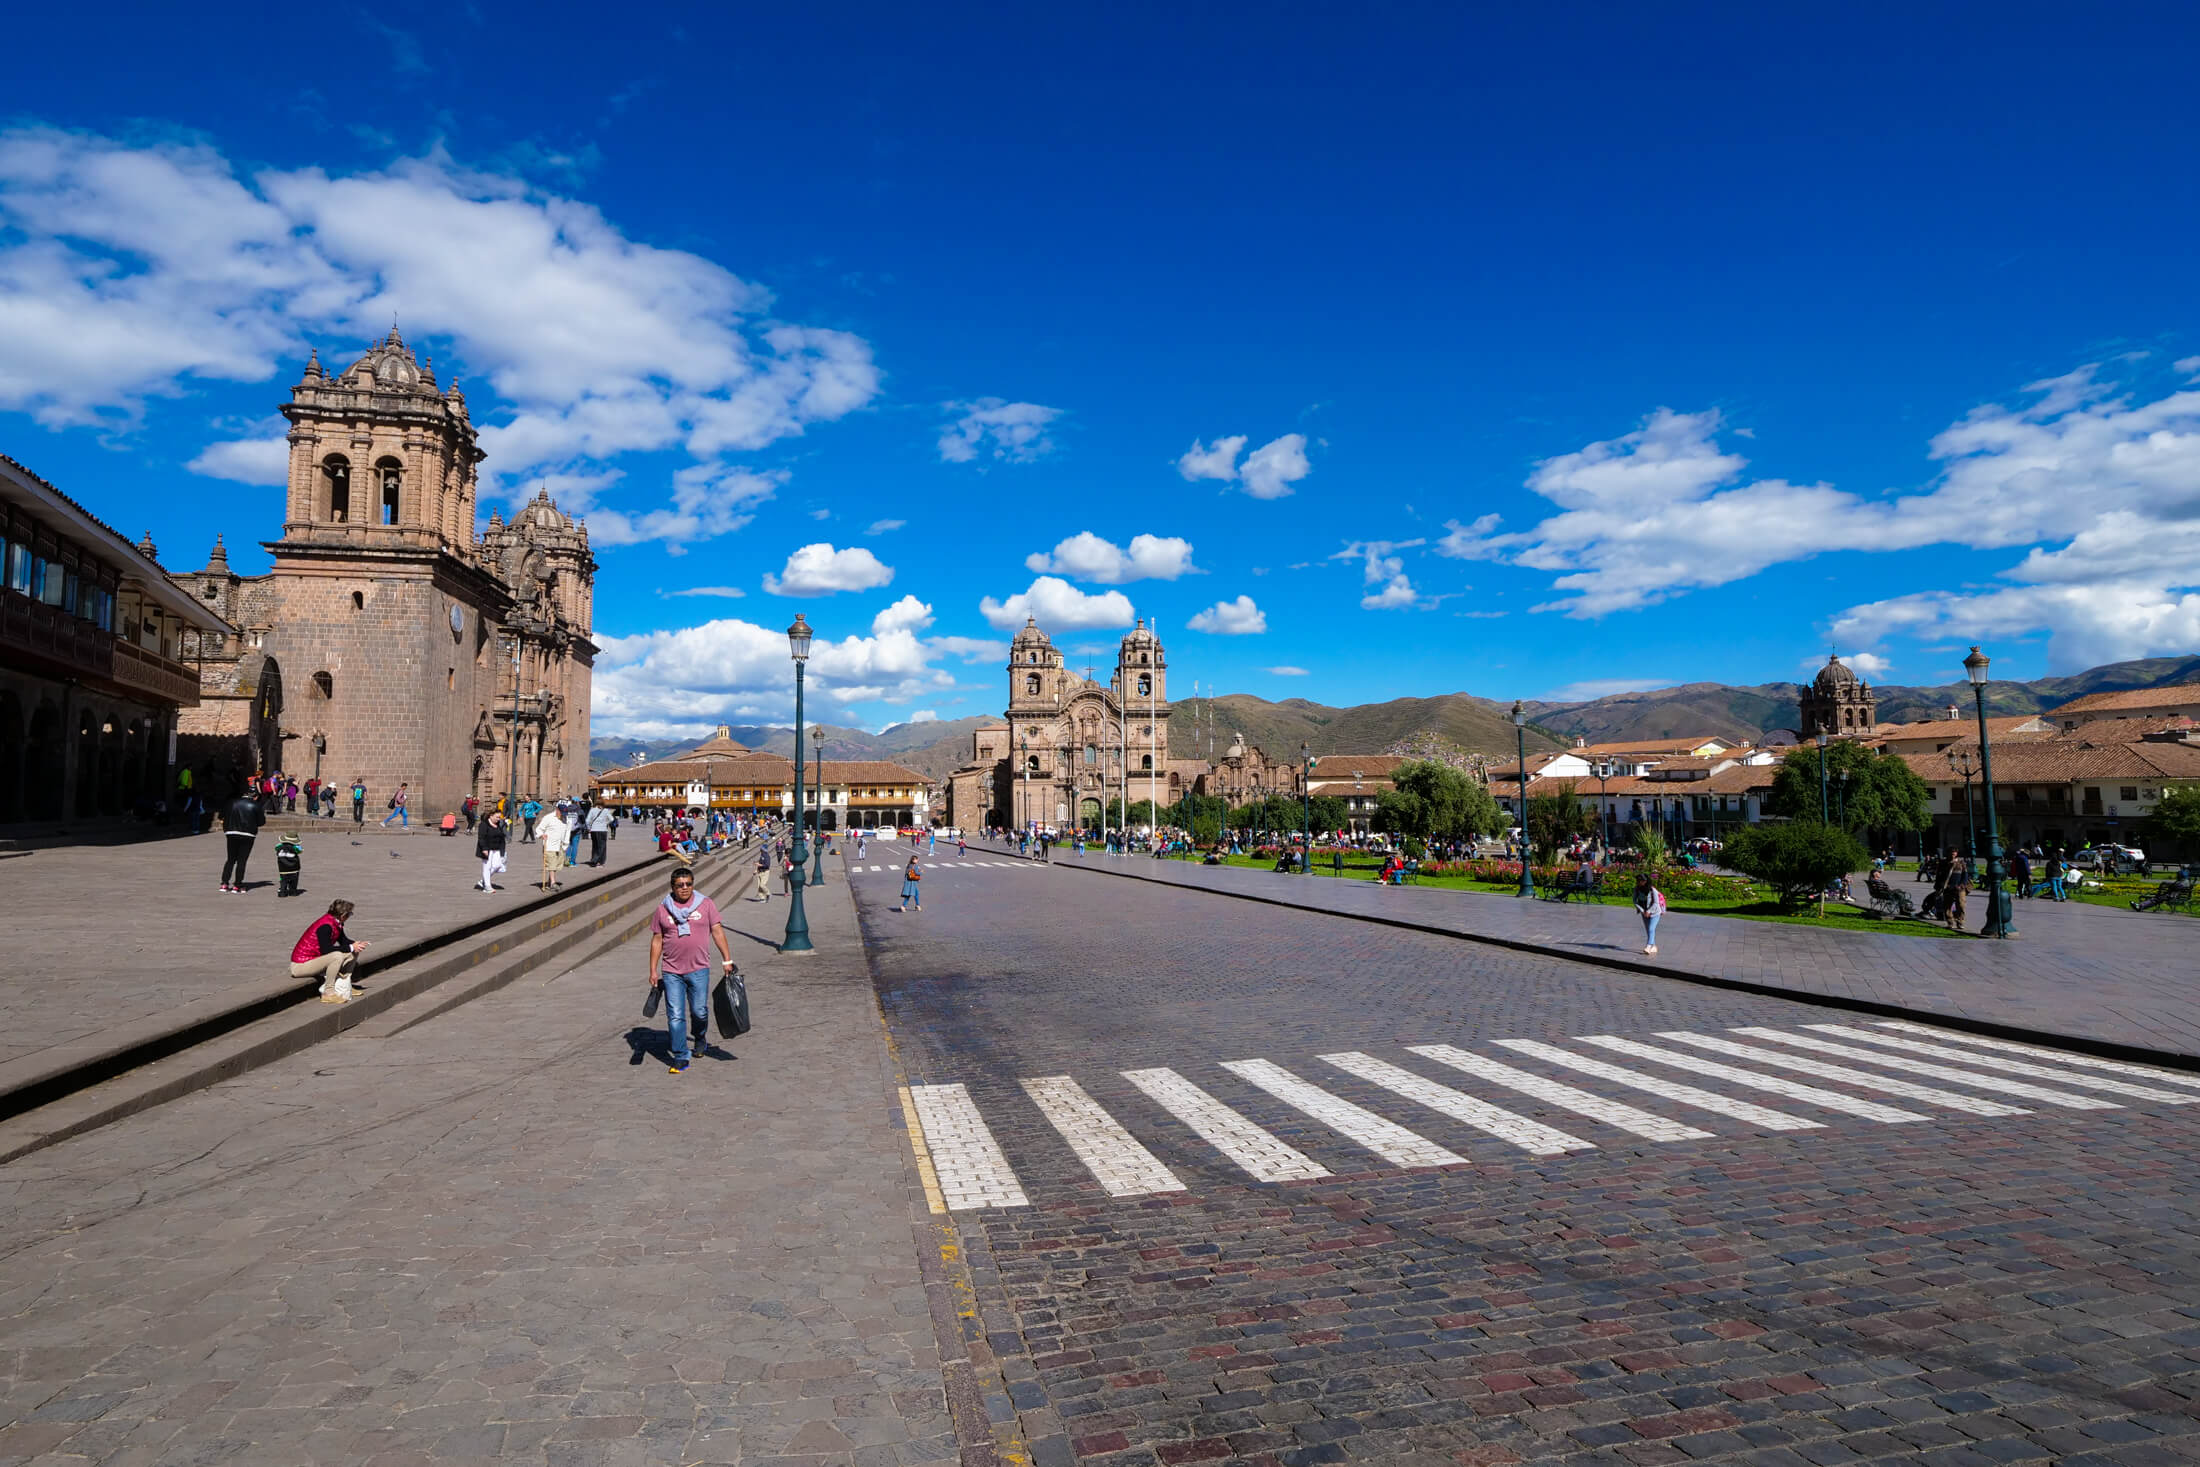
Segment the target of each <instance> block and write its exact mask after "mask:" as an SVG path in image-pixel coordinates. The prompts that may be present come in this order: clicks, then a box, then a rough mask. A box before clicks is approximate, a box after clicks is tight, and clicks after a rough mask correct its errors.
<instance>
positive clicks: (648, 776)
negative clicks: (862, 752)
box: [595, 724, 931, 830]
mask: <svg viewBox="0 0 2200 1467" xmlns="http://www.w3.org/2000/svg"><path fill="white" fill-rule="evenodd" d="M802 782H803V784H804V785H805V786H806V788H805V789H804V790H803V792H802V805H803V809H804V810H806V811H808V812H811V813H813V814H815V815H816V816H817V817H818V819H817V828H818V829H820V830H894V829H899V828H903V827H914V826H921V825H927V824H929V823H930V821H931V795H930V789H929V787H928V785H927V783H926V781H925V777H924V776H923V775H921V774H919V773H918V772H917V771H916V770H914V769H910V768H908V767H907V766H905V765H901V764H893V763H889V762H886V761H884V760H849V759H827V760H824V761H822V763H820V762H817V761H805V762H804V765H803V771H802ZM595 791H596V797H597V798H598V799H601V800H604V801H606V802H608V803H610V804H614V805H639V806H641V807H642V808H644V809H656V810H711V811H718V812H724V813H729V814H734V815H745V816H748V817H750V818H757V817H765V818H770V819H775V820H777V819H784V818H786V817H788V816H790V815H792V814H793V813H794V807H795V792H794V761H793V760H792V759H789V758H787V757H785V756H784V755H780V754H769V753H763V752H760V751H758V750H755V749H748V748H744V747H743V746H741V745H740V744H737V743H735V742H734V739H733V731H732V730H731V729H729V728H727V727H726V726H725V725H724V724H720V725H719V726H718V730H717V732H716V733H714V734H713V735H711V737H710V738H708V739H706V740H704V741H703V742H702V743H700V744H698V745H696V746H695V747H694V748H692V749H690V750H688V751H687V752H686V753H684V754H680V755H678V756H676V757H674V758H671V759H658V760H653V761H651V762H649V763H646V764H637V765H634V766H633V767H631V768H627V769H614V770H611V771H609V772H608V773H604V774H599V775H597V776H596V779H595Z"/></svg>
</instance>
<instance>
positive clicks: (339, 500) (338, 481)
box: [321, 453, 351, 525]
mask: <svg viewBox="0 0 2200 1467" xmlns="http://www.w3.org/2000/svg"><path fill="white" fill-rule="evenodd" d="M321 477H322V479H323V480H325V481H326V482H327V484H328V517H329V519H330V520H332V521H333V522H335V523H336V524H339V525H340V524H343V523H344V522H345V521H347V520H349V519H350V518H351V460H350V459H348V458H346V457H344V456H343V455H342V454H340V453H332V454H330V455H329V456H328V457H327V458H325V459H323V460H321Z"/></svg>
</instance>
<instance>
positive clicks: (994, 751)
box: [946, 618, 1207, 830]
mask: <svg viewBox="0 0 2200 1467" xmlns="http://www.w3.org/2000/svg"><path fill="white" fill-rule="evenodd" d="M1168 683H1169V662H1168V656H1167V653H1166V652H1164V650H1163V649H1162V646H1161V639H1160V638H1159V637H1158V636H1156V635H1154V633H1153V631H1152V630H1151V629H1150V628H1148V627H1147V625H1146V623H1145V622H1144V620H1142V619H1141V620H1140V621H1139V623H1138V625H1137V626H1136V627H1135V628H1134V629H1133V630H1132V631H1130V632H1129V633H1128V634H1126V635H1125V636H1124V638H1123V641H1122V644H1121V645H1120V646H1119V647H1118V648H1117V651H1116V660H1115V673H1114V676H1113V677H1112V678H1110V679H1109V681H1108V682H1107V683H1105V684H1102V683H1098V682H1095V681H1093V679H1092V677H1091V676H1090V675H1089V674H1087V675H1086V676H1083V677H1079V676H1077V675H1076V674H1074V673H1072V672H1070V671H1069V670H1068V668H1066V667H1065V666H1064V665H1063V660H1062V653H1061V650H1060V649H1059V648H1057V647H1056V646H1055V645H1054V643H1053V642H1052V641H1051V640H1050V639H1049V638H1048V636H1047V634H1046V633H1045V632H1043V631H1041V630H1040V629H1039V624H1038V622H1037V621H1036V620H1033V619H1029V618H1027V619H1026V620H1025V622H1024V627H1023V630H1021V631H1019V632H1018V633H1017V634H1016V636H1015V638H1014V640H1013V641H1011V642H1010V643H1009V652H1008V710H1007V718H1006V719H1005V721H1003V722H1001V723H998V724H988V725H986V726H985V727H983V728H979V729H977V730H975V731H974V732H973V733H972V734H971V757H970V760H969V762H967V763H965V764H964V765H962V767H960V768H958V769H957V770H956V771H955V772H954V773H953V774H951V775H949V776H948V782H947V812H946V816H947V823H948V824H950V825H953V826H957V827H959V828H961V829H963V830H979V829H983V828H985V827H987V826H997V827H1000V828H1002V829H1009V830H1020V829H1025V828H1030V827H1039V828H1047V829H1053V830H1067V829H1069V828H1071V827H1072V826H1083V827H1093V826H1098V825H1099V824H1100V823H1101V815H1102V812H1103V811H1104V810H1112V809H1113V808H1114V802H1115V801H1116V800H1118V799H1122V798H1123V797H1124V796H1125V795H1126V793H1127V795H1128V801H1129V803H1130V804H1133V805H1135V804H1137V803H1138V802H1140V801H1141V800H1151V801H1153V802H1155V803H1156V804H1160V805H1166V804H1169V803H1170V802H1172V801H1174V800H1177V799H1179V798H1181V797H1182V795H1183V793H1184V791H1185V789H1186V788H1187V787H1188V783H1189V781H1191V780H1193V779H1195V778H1197V777H1199V776H1201V775H1204V774H1205V773H1206V772H1207V766H1206V764H1205V763H1202V762H1199V761H1196V760H1175V761H1172V760H1171V759H1170V757H1169V712H1170V705H1169V686H1168ZM1109 823H1110V824H1113V823H1114V820H1113V817H1110V820H1109Z"/></svg>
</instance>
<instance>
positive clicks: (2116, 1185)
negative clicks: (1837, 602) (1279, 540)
mask: <svg viewBox="0 0 2200 1467" xmlns="http://www.w3.org/2000/svg"><path fill="white" fill-rule="evenodd" d="M973 858H974V860H976V859H982V860H984V861H985V862H988V863H992V862H999V863H1001V864H998V865H995V864H983V865H980V864H969V865H964V864H962V863H958V862H955V861H954V858H952V857H950V856H947V855H944V854H943V855H942V856H941V857H939V858H937V859H936V860H934V861H932V862H931V863H929V864H928V866H927V868H926V869H927V879H926V882H925V887H926V902H925V907H924V910H923V912H922V913H896V912H894V911H892V910H891V907H892V904H893V902H894V900H895V899H896V896H897V894H898V890H899V880H898V873H897V872H896V870H895V869H894V868H893V867H892V866H890V865H889V864H888V863H886V862H880V863H879V865H880V866H881V868H882V869H881V870H880V871H879V872H877V873H872V872H870V871H869V870H868V869H865V870H864V871H862V872H859V873H855V874H854V875H853V876H852V878H851V881H852V884H853V886H854V888H855V890H856V892H857V896H858V902H859V907H860V910H861V912H862V916H863V921H864V928H865V933H866V937H867V939H868V941H869V943H870V946H871V949H872V954H873V964H874V970H875V974H876V979H877V983H878V989H879V996H880V1001H881V1003H882V1005H883V1007H884V1009H885V1011H886V1014H887V1016H888V1023H889V1027H890V1029H891V1032H892V1034H893V1037H894V1039H895V1042H896V1045H897V1050H898V1054H899V1056H900V1059H901V1062H902V1065H903V1067H904V1069H905V1071H906V1073H907V1077H908V1079H909V1081H910V1083H911V1086H912V1098H913V1101H914V1108H915V1109H916V1110H917V1112H918V1114H919V1116H920V1119H921V1122H922V1131H923V1135H924V1139H925V1142H926V1147H927V1153H928V1158H927V1159H928V1162H929V1164H930V1166H931V1168H932V1171H933V1175H934V1176H935V1177H936V1179H937V1185H938V1189H939V1193H940V1196H941V1198H942V1201H943V1204H944V1205H947V1206H950V1207H952V1208H953V1209H954V1211H953V1213H952V1216H953V1218H954V1219H955V1221H956V1223H957V1225H958V1227H959V1229H960V1232H961V1236H962V1242H963V1247H964V1250H965V1253H966V1256H967V1258H968V1259H969V1262H970V1264H971V1267H972V1269H973V1272H974V1276H975V1278H976V1280H977V1283H978V1288H979V1307H980V1318H981V1321H982V1326H983V1329H984V1331H985V1339H986V1343H987V1345H988V1347H989V1348H990V1350H991V1351H992V1354H993V1356H994V1357H995V1359H996V1360H997V1362H998V1364H999V1367H1000V1369H1001V1371H1002V1373H1003V1375H1004V1377H1005V1380H1006V1385H1005V1388H1004V1389H1003V1391H1002V1392H1000V1393H999V1394H998V1395H997V1397H996V1398H995V1399H994V1400H993V1401H991V1402H990V1405H991V1407H992V1409H993V1411H994V1414H995V1417H996V1419H997V1420H1000V1421H1003V1422H1012V1423H1014V1425H1015V1429H1016V1430H1017V1431H1018V1432H1019V1433H1020V1435H1021V1436H1022V1438H1023V1440H1024V1441H1025V1442H1026V1443H1027V1444H1028V1447H1029V1455H1030V1456H1031V1458H1032V1460H1034V1461H1036V1462H1039V1463H1042V1464H1050V1463H1066V1462H1070V1461H1073V1460H1074V1461H1079V1462H1095V1463H1106V1464H1109V1467H1115V1464H1132V1463H1136V1464H1141V1467H1144V1464H1152V1463H1184V1462H1246V1463H1269V1464H1273V1463H1290V1464H1298V1463H1318V1462H1369V1463H1384V1464H1421V1463H1431V1464H1433V1463H1449V1464H1458V1463H1467V1464H1491V1463H1508V1462H1521V1461H1528V1462H1565V1463H1581V1464H1590V1463H1595V1464H1615V1467H1616V1464H1629V1467H1653V1464H1660V1463H1680V1462H1691V1461H1708V1462H1719V1463H1727V1462H1733V1463H1742V1462H1747V1463H1755V1464H1766V1467H1797V1464H1805V1463H1808V1464H1819V1467H1826V1464H1835V1463H1846V1462H1863V1461H1888V1462H1904V1463H1911V1462H1916V1463H1927V1464H1935V1467H1941V1464H1945V1467H1974V1464H1975V1467H1984V1464H1989V1463H2003V1462H2022V1461H2043V1462H2044V1461H2060V1462H2065V1463H2075V1464H2081V1467H2094V1464H2101V1463H2120V1464H2131V1467H2141V1464H2151V1463H2172V1462H2183V1461H2190V1460H2194V1459H2196V1458H2200V1422H2196V1420H2195V1417H2196V1415H2200V1409H2196V1407H2195V1404H2194V1403H2195V1400H2196V1399H2200V1269H2196V1267H2195V1262H2196V1260H2195V1256H2194V1255H2195V1244H2196V1237H2195V1212H2196V1199H2195V1183H2194V1181H2193V1179H2192V1170H2193V1168H2192V1165H2191V1162H2192V1157H2193V1153H2194V1148H2195V1142H2196V1140H2200V1104H2195V1103H2193V1102H2195V1101H2196V1100H2200V1081H2195V1080H2194V1079H2193V1078H2192V1077H2189V1076H2184V1075H2166V1074H2152V1073H2146V1072H2143V1071H2141V1070H2139V1069H2137V1068H2131V1067H2127V1068H2123V1069H2118V1068H2114V1067H2113V1066H2112V1065H2111V1064H2108V1063H2105V1062H2102V1061H2097V1060H2089V1059H2087V1058H2085V1057H2082V1056H2078V1057H2071V1056H2057V1055H2052V1054H2038V1053H2033V1052H2029V1051H2025V1050H2022V1049H2013V1048H1997V1047H1995V1046H1994V1045H1992V1044H1990V1043H1984V1042H1980V1041H1977V1040H1972V1039H1967V1038H1961V1037H1957V1036H1954V1035H1951V1034H1949V1033H1948V1032H1947V1031H1929V1030H1923V1029H1921V1028H1900V1027H1893V1026H1890V1025H1888V1024H1884V1023H1879V1022H1875V1021H1872V1020H1868V1019H1858V1018H1857V1017H1856V1016H1854V1015H1853V1014H1846V1013H1843V1012H1840V1011H1835V1010H1828V1009H1825V1008H1821V1007H1816V1006H1813V1005H1811V1004H1809V1003H1805V1002H1799V1001H1790V1000H1785V999H1779V998H1768V997H1758V996H1752V995H1746V994H1735V993H1731V992H1722V991H1717V990H1712V989H1707V988H1704V987H1698V986H1690V985H1685V984H1680V983H1675V982H1671V981H1669V980H1664V979H1660V978H1657V977H1653V976H1647V975H1637V974H1632V973H1625V972H1616V971H1613V970H1610V969H1604V968H1597V967H1592V966H1587V965H1583V964H1579V963H1574V962H1570V961H1567V960H1565V959H1562V958H1548V957H1539V956H1535V955H1532V954H1523V953H1518V952H1513V951H1508V950H1505V949H1501V948H1496V947H1490V946H1484V945H1478V944H1471V943H1461V942H1459V941H1457V940H1454V939H1448V938H1444V937H1440V936H1435V935H1429V934H1422V933H1415V932H1410V931H1401V930H1398V929H1394V928H1386V927H1382V926H1378V925H1374V924H1369V923H1363V922H1355V921H1350V920H1347V919H1344V918H1340V917H1337V916H1334V915H1329V914H1324V913H1318V912H1309V911H1300V910H1292V909H1288V908H1279V907H1267V906H1258V905H1254V904H1250V903H1246V902H1242V901H1236V900H1230V899H1226V898H1223V897H1220V896H1216V895H1214V894H1211V893H1206V892H1200V891H1196V890H1189V889H1183V888H1177V887H1170V886H1164V885H1159V884H1152V883H1132V882H1126V881H1115V880H1102V879H1098V878H1095V877H1093V876H1091V875H1088V874H1084V873H1078V872H1070V871H1063V870H1053V871H1049V870H1045V869H1043V868H1034V867H1031V866H1012V865H1010V864H1008V863H1007V862H1006V861H1005V860H1004V858H1002V857H1000V856H999V855H998V854H997V853H980V852H976V851H974V852H973ZM869 864H870V863H869V862H866V863H865V865H866V868H868V865H869ZM950 868H952V869H950ZM1309 884H1310V885H1311V883H1309ZM1386 895H1398V893H1389V894H1386ZM1407 895H1409V896H1410V893H1408V894H1407ZM1564 915H1565V916H1568V917H1570V916H1572V915H1575V914H1564ZM1620 915H1622V916H1624V914H1620ZM1733 925H1737V926H1739V925H1741V924H1733ZM1689 936H1690V938H1691V939H1692V938H1693V936H1694V934H1693V932H1691V933H1690V934H1689ZM1675 946H1676V947H1682V948H1685V946H1686V944H1685V942H1683V941H1681V940H1680V939H1679V938H1678V936H1676V939H1675ZM1921 946H1922V945H1921ZM1819 1026H1831V1027H1830V1028H1827V1027H1819ZM1737 1031H1742V1032H1737ZM1683 1036H1685V1037H1683ZM2019 1087H2021V1088H2019ZM2103 1102H2105V1103H2106V1104H2107V1106H2108V1107H2109V1108H2102V1103H2103Z"/></svg>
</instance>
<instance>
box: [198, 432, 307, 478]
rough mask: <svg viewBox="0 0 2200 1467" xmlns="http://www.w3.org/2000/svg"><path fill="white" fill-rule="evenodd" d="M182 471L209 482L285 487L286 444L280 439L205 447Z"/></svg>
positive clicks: (288, 456)
mask: <svg viewBox="0 0 2200 1467" xmlns="http://www.w3.org/2000/svg"><path fill="white" fill-rule="evenodd" d="M184 467H185V468H187V469H189V470H190V471H191V472H192V473H194V474H204V475H205V476H206V477H207V478H209V479H233V480H235V481H236V482H237V483H239V484H287V483H288V482H289V481H290V444H289V443H288V442H287V441H285V440H284V439H281V438H240V439H234V440H232V441H230V442H227V443H209V444H207V445H206V447H205V448H203V449H201V450H199V455H198V457H196V458H194V459H192V460H191V462H189V463H187V464H185V465H184Z"/></svg>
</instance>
